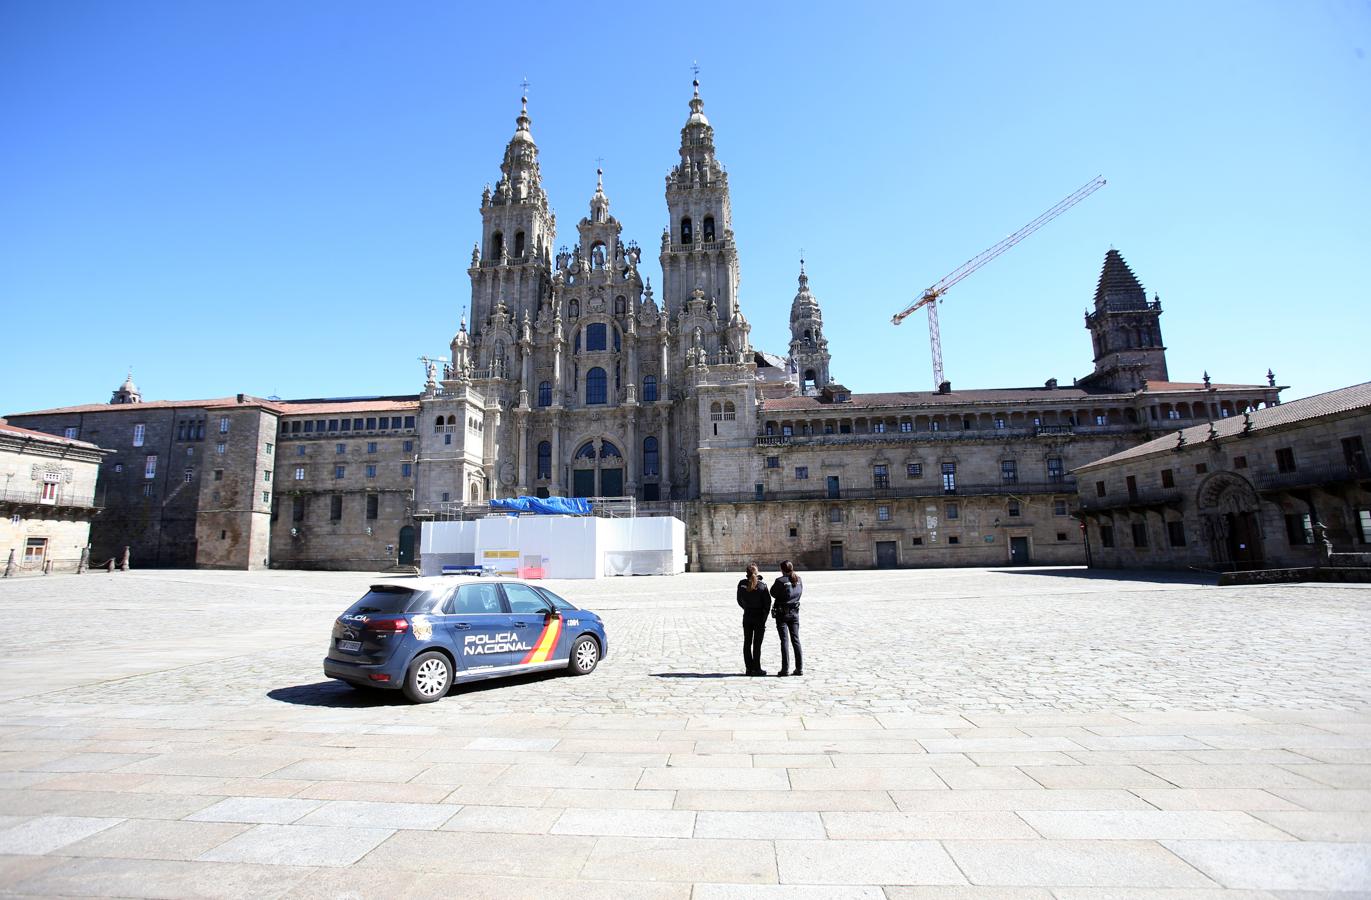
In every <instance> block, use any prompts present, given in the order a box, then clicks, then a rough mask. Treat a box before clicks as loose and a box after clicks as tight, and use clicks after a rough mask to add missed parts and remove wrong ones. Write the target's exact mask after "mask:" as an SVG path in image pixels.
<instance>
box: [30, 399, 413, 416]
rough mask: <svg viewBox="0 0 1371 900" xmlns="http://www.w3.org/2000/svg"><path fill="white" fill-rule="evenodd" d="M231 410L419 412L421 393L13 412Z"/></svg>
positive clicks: (285, 413)
mask: <svg viewBox="0 0 1371 900" xmlns="http://www.w3.org/2000/svg"><path fill="white" fill-rule="evenodd" d="M228 407H235V408H237V407H261V408H262V409H267V410H270V411H272V412H274V413H278V414H280V415H283V416H295V415H309V414H312V413H331V412H338V413H343V412H366V411H368V410H375V411H377V412H385V411H388V410H393V409H418V408H419V396H418V395H417V394H415V395H412V396H404V397H376V398H372V399H368V398H365V397H357V398H352V397H345V398H332V399H331V398H327V397H324V398H320V399H318V400H264V399H262V398H261V397H253V396H252V395H250V394H244V395H243V400H242V402H239V400H238V398H237V397H236V396H234V397H215V398H214V399H211V400H145V401H143V402H142V403H85V404H82V405H80V406H59V407H57V408H56V409H40V410H35V411H33V412H23V413H10V415H12V416H20V415H23V416H51V415H74V414H79V413H98V412H125V411H128V412H130V413H131V412H133V411H134V410H151V409H224V408H228Z"/></svg>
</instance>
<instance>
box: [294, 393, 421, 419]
mask: <svg viewBox="0 0 1371 900" xmlns="http://www.w3.org/2000/svg"><path fill="white" fill-rule="evenodd" d="M276 408H277V409H278V410H279V411H280V413H281V415H283V416H309V415H317V414H323V413H362V412H387V411H389V410H396V409H407V410H411V411H414V410H418V408H419V397H418V395H417V394H416V395H415V396H414V397H412V398H405V399H397V398H395V397H386V398H382V399H376V400H327V399H324V400H284V401H282V402H280V403H277V404H276Z"/></svg>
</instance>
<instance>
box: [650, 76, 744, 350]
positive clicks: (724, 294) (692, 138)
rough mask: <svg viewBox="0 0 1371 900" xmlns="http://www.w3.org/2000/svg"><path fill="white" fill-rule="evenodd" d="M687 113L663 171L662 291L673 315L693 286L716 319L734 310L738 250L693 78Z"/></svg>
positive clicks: (730, 315) (725, 318) (721, 169)
mask: <svg viewBox="0 0 1371 900" xmlns="http://www.w3.org/2000/svg"><path fill="white" fill-rule="evenodd" d="M694 88H695V95H694V96H693V97H691V98H690V115H689V116H688V117H687V118H686V123H685V127H683V128H682V129H681V150H680V154H681V161H680V164H678V165H677V166H675V167H674V168H672V170H671V171H670V172H669V173H668V174H667V176H666V206H667V213H668V215H669V216H670V217H671V221H670V224H669V225H668V226H667V228H666V230H665V231H663V232H662V254H661V262H662V277H663V278H664V279H665V284H664V286H663V290H662V295H663V301H664V303H665V306H666V311H667V312H668V313H669V314H672V315H675V314H676V313H677V312H679V311H680V309H681V307H682V306H684V305H685V303H686V302H687V301H688V300H689V299H690V297H691V295H692V293H693V292H694V291H695V290H696V289H697V288H698V289H700V290H702V291H703V292H704V296H705V298H706V300H707V301H712V305H713V307H714V310H715V314H716V315H717V317H718V319H719V321H720V322H723V323H728V322H730V321H731V320H732V319H733V316H734V314H735V313H736V312H737V311H738V281H739V275H738V250H737V246H736V245H735V244H734V242H733V211H732V209H731V207H730V205H729V198H728V173H727V172H725V171H724V167H723V166H722V165H721V164H720V163H719V161H718V159H716V158H715V156H714V128H713V126H711V125H710V124H709V119H707V118H706V117H705V103H704V101H703V100H701V99H700V82H699V80H698V79H697V80H696V81H695V82H694Z"/></svg>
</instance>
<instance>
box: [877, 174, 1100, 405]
mask: <svg viewBox="0 0 1371 900" xmlns="http://www.w3.org/2000/svg"><path fill="white" fill-rule="evenodd" d="M1105 184H1106V182H1105V180H1104V176H1103V175H1097V176H1095V178H1093V179H1092V180H1091V181H1089V182H1087V183H1086V184H1085V185H1084V186H1082V187H1081V188H1080V189H1079V190H1077V191H1076V192H1075V193H1074V194H1072V195H1070V196H1069V197H1066V198H1065V199H1063V200H1062V201H1061V202H1060V203H1058V204H1057V205H1056V206H1054V207H1052V208H1051V209H1049V210H1048V211H1047V212H1045V213H1043V214H1042V215H1040V216H1038V218H1036V219H1034V220H1033V221H1032V222H1029V223H1028V224H1027V225H1025V226H1024V227H1022V228H1020V229H1019V230H1018V231H1016V232H1014V233H1013V234H1011V235H1010V236H1009V237H1007V238H1005V239H1004V240H1002V241H1000V242H999V243H998V244H996V245H995V246H993V247H991V248H989V249H987V250H982V251H981V252H980V253H979V254H977V255H976V256H973V257H971V258H970V259H968V260H967V261H966V262H964V263H962V264H961V265H960V266H958V267H957V268H956V269H953V270H952V272H951V273H949V274H948V275H946V276H945V277H944V278H943V279H942V280H941V281H939V282H937V283H935V284H934V285H933V286H932V287H930V288H928V289H927V290H925V291H924V292H923V294H922V295H921V296H920V297H919V299H918V300H917V301H915V302H914V305H913V306H910V307H909V308H908V309H905V310H903V311H902V312H898V313H896V314H895V315H894V316H892V317H891V319H890V323H891V324H892V325H898V324H900V323H901V322H903V321H904V320H905V319H907V318H909V317H910V316H911V315H913V314H914V313H915V312H917V311H919V310H920V309H927V310H928V344H929V347H930V348H931V349H932V351H933V390H935V391H936V390H940V389H941V388H942V385H943V381H944V379H943V342H942V338H941V336H940V335H939V332H938V304H939V303H941V302H942V299H943V294H946V293H947V292H948V290H950V289H951V288H952V286H953V285H954V284H956V283H957V282H959V281H961V280H962V279H963V278H965V277H966V276H968V275H970V274H971V273H972V272H974V271H976V270H977V269H979V268H980V267H981V266H983V265H985V264H986V263H988V262H990V261H991V260H992V259H994V258H995V257H997V256H999V255H1000V254H1001V253H1003V252H1005V251H1006V250H1008V249H1009V248H1010V247H1013V246H1014V245H1015V244H1017V243H1018V242H1019V241H1021V240H1023V239H1024V238H1026V237H1028V236H1029V235H1030V234H1032V233H1033V232H1035V231H1037V230H1038V229H1039V228H1042V227H1043V226H1044V225H1046V224H1047V223H1048V222H1051V221H1052V220H1053V219H1055V218H1057V216H1060V215H1061V214H1062V213H1064V212H1066V211H1067V210H1068V209H1070V208H1071V207H1073V206H1075V205H1076V204H1077V203H1080V202H1081V201H1082V200H1084V199H1085V198H1086V197H1089V196H1090V195H1091V194H1093V193H1095V192H1096V191H1098V190H1099V189H1100V188H1102V187H1104V186H1105Z"/></svg>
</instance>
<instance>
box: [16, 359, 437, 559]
mask: <svg viewBox="0 0 1371 900" xmlns="http://www.w3.org/2000/svg"><path fill="white" fill-rule="evenodd" d="M417 412H418V399H417V397H409V398H398V399H397V398H387V397H381V398H359V399H352V400H298V401H279V400H263V399H261V398H259V397H252V396H249V395H247V394H238V395H237V396H234V397H224V398H218V399H213V400H162V401H146V402H145V401H144V400H143V399H142V396H141V394H140V393H139V392H138V390H137V388H136V387H134V386H133V383H132V379H131V378H130V379H129V380H126V381H125V382H124V384H123V385H122V386H121V387H120V388H119V389H118V390H116V391H115V392H114V396H113V398H112V399H111V401H110V402H109V403H108V404H89V405H85V406H70V407H64V408H61V409H54V410H43V411H39V412H32V413H24V414H21V415H16V416H14V417H13V420H12V422H13V424H17V425H24V426H25V427H31V428H34V429H37V430H39V431H43V432H48V433H51V434H63V435H69V436H71V437H73V438H75V437H80V438H82V439H83V440H85V441H88V442H90V443H91V444H95V445H99V447H101V448H103V451H104V452H105V453H106V454H107V457H106V459H105V460H104V462H103V464H101V465H100V467H99V468H100V491H101V498H102V501H103V506H104V511H103V513H102V515H101V516H100V517H99V519H98V520H97V521H96V524H95V526H94V527H93V528H92V529H91V544H92V558H93V559H97V560H99V559H107V558H109V557H111V556H116V557H117V556H120V555H121V554H122V552H123V548H124V547H126V546H127V547H128V548H129V554H130V558H131V560H132V562H133V563H134V564H135V565H139V566H174V567H191V566H198V567H200V568H225V569H257V568H264V567H267V566H269V565H270V566H275V567H282V568H327V569H358V568H361V569H371V570H374V569H378V568H384V567H385V566H387V565H391V564H393V563H394V562H396V561H397V560H400V559H406V558H408V557H412V556H413V552H414V547H415V546H416V544H415V533H414V520H413V515H412V498H413V493H412V491H413V488H412V484H413V481H414V470H415V468H416V459H415V456H416V447H415V443H416V442H415V427H416V425H415V423H416V414H417Z"/></svg>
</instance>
